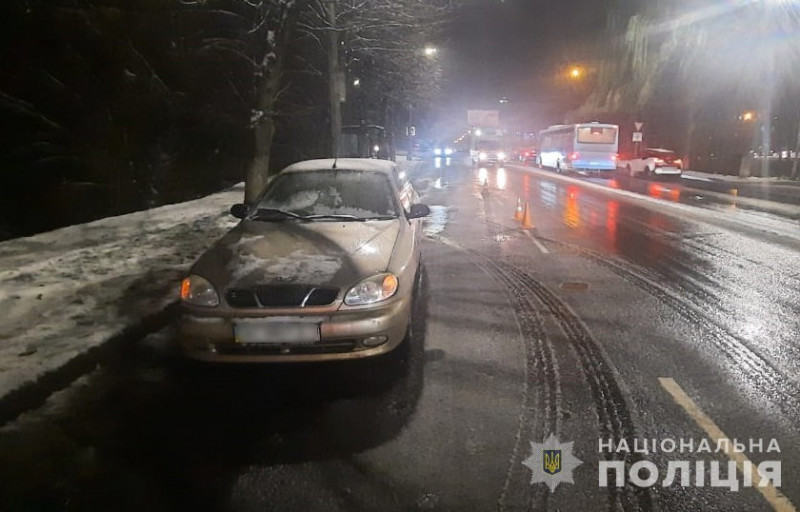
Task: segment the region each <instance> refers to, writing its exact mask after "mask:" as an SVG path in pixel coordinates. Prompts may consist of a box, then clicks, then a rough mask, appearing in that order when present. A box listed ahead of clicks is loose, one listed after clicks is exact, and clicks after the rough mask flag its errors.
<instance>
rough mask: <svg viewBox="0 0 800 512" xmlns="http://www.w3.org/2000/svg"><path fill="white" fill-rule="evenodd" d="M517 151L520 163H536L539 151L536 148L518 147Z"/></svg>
mask: <svg viewBox="0 0 800 512" xmlns="http://www.w3.org/2000/svg"><path fill="white" fill-rule="evenodd" d="M515 153H516V157H517V160H518V161H519V162H520V163H523V164H526V165H533V164H535V163H536V156H537V151H536V149H534V148H518V149H517V150H516V152H515Z"/></svg>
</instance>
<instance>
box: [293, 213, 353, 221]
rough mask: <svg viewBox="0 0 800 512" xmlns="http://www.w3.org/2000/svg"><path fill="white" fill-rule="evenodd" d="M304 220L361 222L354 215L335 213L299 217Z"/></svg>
mask: <svg viewBox="0 0 800 512" xmlns="http://www.w3.org/2000/svg"><path fill="white" fill-rule="evenodd" d="M300 218H301V219H304V220H317V219H336V220H361V219H359V218H358V217H356V216H355V215H347V214H344V213H341V214H336V213H318V214H314V215H304V216H302V217H300Z"/></svg>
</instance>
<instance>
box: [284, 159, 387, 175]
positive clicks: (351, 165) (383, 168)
mask: <svg viewBox="0 0 800 512" xmlns="http://www.w3.org/2000/svg"><path fill="white" fill-rule="evenodd" d="M334 162H336V169H337V170H340V171H341V170H347V171H373V172H381V173H384V174H391V173H392V171H393V169H394V167H395V165H394V162H391V161H389V160H377V159H375V158H338V159H333V158H323V159H318V160H304V161H302V162H297V163H294V164H292V165H290V166H288V167H286V168H285V169H284V170H283V171H281V174H283V173H287V172H307V171H324V170H333V164H334Z"/></svg>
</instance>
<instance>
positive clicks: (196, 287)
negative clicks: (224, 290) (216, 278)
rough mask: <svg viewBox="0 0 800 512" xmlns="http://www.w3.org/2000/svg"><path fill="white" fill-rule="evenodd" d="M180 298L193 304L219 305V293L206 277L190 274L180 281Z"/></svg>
mask: <svg viewBox="0 0 800 512" xmlns="http://www.w3.org/2000/svg"><path fill="white" fill-rule="evenodd" d="M181 300H182V301H183V302H185V303H187V304H192V305H194V306H208V307H215V306H219V295H218V294H217V290H216V289H214V285H212V284H211V283H210V282H209V281H208V279H206V278H205V277H201V276H198V275H196V274H191V275H189V277H187V278H185V279H184V280H183V281H182V282H181Z"/></svg>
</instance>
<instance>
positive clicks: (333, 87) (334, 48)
mask: <svg viewBox="0 0 800 512" xmlns="http://www.w3.org/2000/svg"><path fill="white" fill-rule="evenodd" d="M326 7H327V11H328V12H327V14H328V25H329V30H328V91H329V97H330V110H331V112H330V115H331V156H333V157H336V156H338V154H339V137H340V136H341V133H342V103H341V101H342V99H341V96H342V95H341V92H342V91H340V90H339V89H340V87H341V83H340V82H341V69H340V66H339V34H338V32H337V31H336V2H335V0H329V1H328V2H327V5H326Z"/></svg>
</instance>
